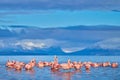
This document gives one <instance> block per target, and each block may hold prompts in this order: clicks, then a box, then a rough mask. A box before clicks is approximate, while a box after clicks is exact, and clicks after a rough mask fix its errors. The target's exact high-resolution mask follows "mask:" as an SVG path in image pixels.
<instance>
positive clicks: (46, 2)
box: [0, 0, 120, 10]
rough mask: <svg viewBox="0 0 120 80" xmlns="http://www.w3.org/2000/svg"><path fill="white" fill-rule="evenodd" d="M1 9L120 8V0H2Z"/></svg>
mask: <svg viewBox="0 0 120 80" xmlns="http://www.w3.org/2000/svg"><path fill="white" fill-rule="evenodd" d="M0 8H1V9H16V10H17V9H20V10H23V9H24V10H31V9H33V10H48V9H60V10H120V0H2V1H0Z"/></svg>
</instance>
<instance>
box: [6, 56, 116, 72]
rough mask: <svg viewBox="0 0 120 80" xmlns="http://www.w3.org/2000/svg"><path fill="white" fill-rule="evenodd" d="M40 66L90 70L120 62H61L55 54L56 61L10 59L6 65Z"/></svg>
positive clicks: (113, 65) (112, 65) (16, 67)
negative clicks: (26, 61)
mask: <svg viewBox="0 0 120 80" xmlns="http://www.w3.org/2000/svg"><path fill="white" fill-rule="evenodd" d="M35 66H36V67H39V68H43V67H50V68H51V70H60V69H63V70H70V69H75V70H80V69H81V68H82V67H84V68H85V70H86V71H90V69H91V67H93V68H97V67H112V68H117V67H118V63H117V62H113V63H110V62H99V63H98V62H77V61H74V62H71V60H70V59H68V61H67V62H66V63H61V64H60V63H59V62H58V58H57V57H56V56H55V57H54V61H52V62H42V61H39V62H38V63H37V62H36V60H35V59H32V60H31V61H30V62H28V63H24V62H19V61H10V60H8V61H7V62H6V67H8V68H12V69H15V70H22V69H25V70H32V69H33V68H34V67H35Z"/></svg>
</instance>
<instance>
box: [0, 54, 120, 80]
mask: <svg viewBox="0 0 120 80" xmlns="http://www.w3.org/2000/svg"><path fill="white" fill-rule="evenodd" d="M32 58H36V60H37V62H38V61H52V60H53V56H0V80H120V67H118V68H114V69H113V68H111V67H105V68H104V67H99V68H91V70H90V72H86V71H85V69H84V68H82V70H81V71H75V70H73V69H72V70H60V71H57V72H54V71H51V70H50V67H45V68H37V67H35V68H34V69H33V70H31V71H25V70H24V69H23V70H22V71H15V70H14V69H8V68H6V67H5V63H6V61H7V60H8V59H10V60H18V61H24V62H26V63H27V62H29V61H30V60H31V59H32ZM58 59H59V62H60V63H62V62H66V61H67V60H68V59H71V60H72V61H93V62H105V61H110V62H118V63H120V57H119V56H58Z"/></svg>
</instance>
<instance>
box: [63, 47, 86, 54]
mask: <svg viewBox="0 0 120 80" xmlns="http://www.w3.org/2000/svg"><path fill="white" fill-rule="evenodd" d="M83 49H85V47H71V48H62V50H63V51H64V52H65V53H72V52H76V51H80V50H83Z"/></svg>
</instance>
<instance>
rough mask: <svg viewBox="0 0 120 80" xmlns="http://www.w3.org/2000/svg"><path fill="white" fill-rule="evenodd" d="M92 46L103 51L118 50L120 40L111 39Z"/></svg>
mask: <svg viewBox="0 0 120 80" xmlns="http://www.w3.org/2000/svg"><path fill="white" fill-rule="evenodd" d="M94 46H96V47H100V48H103V49H120V38H112V39H107V40H103V41H100V42H97V43H96V44H95V45H94Z"/></svg>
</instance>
